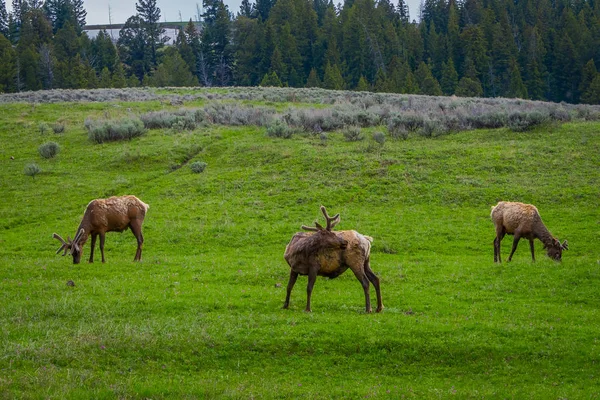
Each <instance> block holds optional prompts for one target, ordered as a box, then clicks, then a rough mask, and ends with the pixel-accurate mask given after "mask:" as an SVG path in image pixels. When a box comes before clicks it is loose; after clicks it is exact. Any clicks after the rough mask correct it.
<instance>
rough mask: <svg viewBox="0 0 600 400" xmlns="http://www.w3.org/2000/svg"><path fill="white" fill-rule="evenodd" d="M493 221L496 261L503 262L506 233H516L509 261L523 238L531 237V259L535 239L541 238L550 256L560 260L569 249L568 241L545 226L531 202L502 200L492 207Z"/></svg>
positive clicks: (533, 256)
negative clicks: (503, 240)
mask: <svg viewBox="0 0 600 400" xmlns="http://www.w3.org/2000/svg"><path fill="white" fill-rule="evenodd" d="M491 217H492V221H493V222H494V226H495V227H496V238H495V239H494V262H499V263H501V262H502V259H501V258H500V242H501V241H502V239H503V238H504V235H506V234H509V235H514V239H513V245H512V250H511V252H510V256H508V261H510V260H511V259H512V256H513V254H514V253H515V250H517V245H518V244H519V240H520V239H521V238H525V239H529V247H530V248H531V259H532V260H533V261H535V254H534V245H533V240H534V239H536V238H537V239H539V240H540V241H541V242H542V243H543V244H544V248H545V249H546V252H547V253H548V257H550V258H552V259H554V260H556V261H560V260H561V258H562V252H563V250H568V249H569V246H568V244H567V241H566V240H565V241H564V242H562V243H560V241H559V240H558V239H556V238H555V237H553V236H552V234H551V233H550V232H549V231H548V229H547V228H546V227H545V226H544V223H543V222H542V218H541V217H540V214H539V213H538V210H537V208H535V206H533V205H531V204H524V203H515V202H508V201H501V202H499V203H498V204H497V205H496V206H495V207H492V213H491Z"/></svg>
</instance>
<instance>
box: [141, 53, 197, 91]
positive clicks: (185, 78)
mask: <svg viewBox="0 0 600 400" xmlns="http://www.w3.org/2000/svg"><path fill="white" fill-rule="evenodd" d="M169 50H172V51H167V52H166V55H165V57H164V58H163V62H162V63H161V64H160V65H159V66H158V68H157V70H156V72H155V73H154V75H153V76H152V79H151V85H152V86H198V80H197V79H196V77H195V76H194V75H193V74H192V72H191V71H190V68H189V65H188V64H187V63H186V62H185V61H184V60H183V58H181V56H180V55H179V52H177V51H174V49H169Z"/></svg>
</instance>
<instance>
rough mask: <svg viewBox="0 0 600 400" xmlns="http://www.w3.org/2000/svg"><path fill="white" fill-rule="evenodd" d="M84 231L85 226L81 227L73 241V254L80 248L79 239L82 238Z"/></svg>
mask: <svg viewBox="0 0 600 400" xmlns="http://www.w3.org/2000/svg"><path fill="white" fill-rule="evenodd" d="M83 232H84V231H83V228H81V229H80V230H79V232H77V234H76V235H75V237H74V238H73V242H71V254H73V253H74V252H75V250H79V239H81V236H82V235H83Z"/></svg>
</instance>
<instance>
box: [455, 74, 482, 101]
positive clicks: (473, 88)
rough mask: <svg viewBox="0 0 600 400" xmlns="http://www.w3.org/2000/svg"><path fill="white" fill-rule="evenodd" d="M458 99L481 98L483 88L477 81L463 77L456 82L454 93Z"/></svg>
mask: <svg viewBox="0 0 600 400" xmlns="http://www.w3.org/2000/svg"><path fill="white" fill-rule="evenodd" d="M454 94H456V95H457V96H459V97H481V96H483V88H482V87H481V82H479V79H477V78H475V79H473V78H469V77H466V76H463V77H462V78H461V79H460V81H459V82H458V86H457V88H456V92H455V93H454Z"/></svg>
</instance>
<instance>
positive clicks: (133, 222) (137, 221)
mask: <svg viewBox="0 0 600 400" xmlns="http://www.w3.org/2000/svg"><path fill="white" fill-rule="evenodd" d="M148 208H150V206H149V205H148V204H146V203H144V202H143V201H141V200H140V199H138V198H137V197H135V196H121V197H110V198H108V199H96V200H92V201H91V202H90V203H89V204H88V206H87V208H86V210H85V213H84V214H83V218H82V220H81V223H80V224H79V228H77V233H76V235H75V238H74V239H73V240H71V238H69V237H67V239H68V241H65V240H64V239H63V238H62V237H60V236H59V235H58V234H56V233H55V234H54V235H53V237H54V238H56V239H58V240H59V241H60V242H61V243H62V246H61V247H60V248H59V249H58V251H57V252H56V254H58V253H60V251H61V250H63V249H64V253H63V256H64V255H66V254H67V251H69V252H70V254H71V255H72V256H73V264H79V261H80V260H81V254H82V249H83V245H84V244H85V243H86V241H87V239H88V236H89V235H92V249H91V250H90V259H89V262H90V263H92V262H94V247H95V246H96V238H97V237H98V236H100V252H101V253H102V262H105V259H104V238H105V235H106V232H123V231H124V230H126V229H127V228H130V229H131V232H133V235H134V236H135V238H136V239H137V243H138V247H137V251H136V253H135V258H134V259H133V260H134V261H140V260H141V259H142V244H143V243H144V237H143V235H142V224H143V223H144V217H145V216H146V212H147V211H148Z"/></svg>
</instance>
